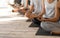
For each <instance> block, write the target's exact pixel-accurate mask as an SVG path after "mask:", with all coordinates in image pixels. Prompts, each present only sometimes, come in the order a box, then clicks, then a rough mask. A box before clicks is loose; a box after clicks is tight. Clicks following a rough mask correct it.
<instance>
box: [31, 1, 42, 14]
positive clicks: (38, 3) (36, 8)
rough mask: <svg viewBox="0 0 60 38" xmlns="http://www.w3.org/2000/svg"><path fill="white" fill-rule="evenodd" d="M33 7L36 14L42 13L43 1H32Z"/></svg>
mask: <svg viewBox="0 0 60 38" xmlns="http://www.w3.org/2000/svg"><path fill="white" fill-rule="evenodd" d="M32 2H33V5H34V13H40V11H41V9H42V7H41V2H42V0H32Z"/></svg>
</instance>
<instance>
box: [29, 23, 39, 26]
mask: <svg viewBox="0 0 60 38" xmlns="http://www.w3.org/2000/svg"><path fill="white" fill-rule="evenodd" d="M29 27H40V25H37V24H34V23H31V24H30V25H29Z"/></svg>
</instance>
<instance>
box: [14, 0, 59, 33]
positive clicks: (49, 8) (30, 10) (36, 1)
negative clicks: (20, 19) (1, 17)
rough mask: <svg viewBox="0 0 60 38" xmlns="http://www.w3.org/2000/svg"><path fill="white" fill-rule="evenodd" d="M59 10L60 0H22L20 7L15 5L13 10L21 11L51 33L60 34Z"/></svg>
mask: <svg viewBox="0 0 60 38" xmlns="http://www.w3.org/2000/svg"><path fill="white" fill-rule="evenodd" d="M29 1H30V2H29ZM29 3H30V5H29ZM59 10H60V0H21V4H20V5H19V6H18V7H17V6H15V9H14V10H13V11H14V12H17V11H19V12H21V13H22V14H24V15H25V16H26V17H28V18H29V19H30V20H32V22H33V23H35V24H37V25H40V27H41V28H42V29H44V30H46V31H48V32H50V33H54V34H60V15H59V14H60V11H59Z"/></svg>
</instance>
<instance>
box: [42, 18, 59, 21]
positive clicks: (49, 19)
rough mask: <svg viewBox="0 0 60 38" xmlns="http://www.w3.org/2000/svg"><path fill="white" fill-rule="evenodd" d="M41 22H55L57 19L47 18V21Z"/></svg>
mask: <svg viewBox="0 0 60 38" xmlns="http://www.w3.org/2000/svg"><path fill="white" fill-rule="evenodd" d="M43 21H48V22H57V21H58V19H57V18H47V19H44V20H43Z"/></svg>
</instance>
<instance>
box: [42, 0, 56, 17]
mask: <svg viewBox="0 0 60 38" xmlns="http://www.w3.org/2000/svg"><path fill="white" fill-rule="evenodd" d="M44 3H45V10H46V13H45V15H44V16H43V17H45V18H52V17H53V16H54V14H55V5H56V3H57V0H54V2H53V3H48V2H47V0H45V1H44Z"/></svg>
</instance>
